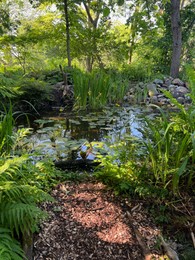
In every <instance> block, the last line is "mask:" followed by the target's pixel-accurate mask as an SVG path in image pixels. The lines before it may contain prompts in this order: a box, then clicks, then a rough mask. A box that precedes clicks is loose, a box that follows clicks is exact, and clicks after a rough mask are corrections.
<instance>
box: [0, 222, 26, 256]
mask: <svg viewBox="0 0 195 260" xmlns="http://www.w3.org/2000/svg"><path fill="white" fill-rule="evenodd" d="M0 259H2V260H13V259H14V260H22V259H24V252H23V250H22V249H21V247H20V244H19V242H17V241H16V240H15V239H13V237H12V236H11V231H10V230H9V229H7V228H2V227H0Z"/></svg>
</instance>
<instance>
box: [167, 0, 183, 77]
mask: <svg viewBox="0 0 195 260" xmlns="http://www.w3.org/2000/svg"><path fill="white" fill-rule="evenodd" d="M180 2H181V1H180V0H171V30H172V58H171V70H170V75H171V76H172V77H173V78H177V77H178V75H179V68H180V57H181V50H182V31H181V19H180V4H181V3H180Z"/></svg>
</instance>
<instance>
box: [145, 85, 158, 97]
mask: <svg viewBox="0 0 195 260" xmlns="http://www.w3.org/2000/svg"><path fill="white" fill-rule="evenodd" d="M147 89H148V94H149V96H150V97H152V96H154V95H157V94H158V91H157V88H156V85H155V84H148V85H147Z"/></svg>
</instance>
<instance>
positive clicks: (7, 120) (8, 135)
mask: <svg viewBox="0 0 195 260" xmlns="http://www.w3.org/2000/svg"><path fill="white" fill-rule="evenodd" d="M13 123H14V121H13V116H12V106H11V105H10V108H9V110H8V112H7V113H1V114H0V155H2V154H4V153H5V154H8V153H10V151H11V148H12V145H13V140H12V133H13Z"/></svg>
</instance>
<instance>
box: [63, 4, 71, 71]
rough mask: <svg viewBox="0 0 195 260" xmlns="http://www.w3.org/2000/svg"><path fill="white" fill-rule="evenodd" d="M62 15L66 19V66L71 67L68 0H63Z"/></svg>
mask: <svg viewBox="0 0 195 260" xmlns="http://www.w3.org/2000/svg"><path fill="white" fill-rule="evenodd" d="M64 15H65V21H66V51H67V58H68V67H71V56H70V23H69V17H68V0H64Z"/></svg>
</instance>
